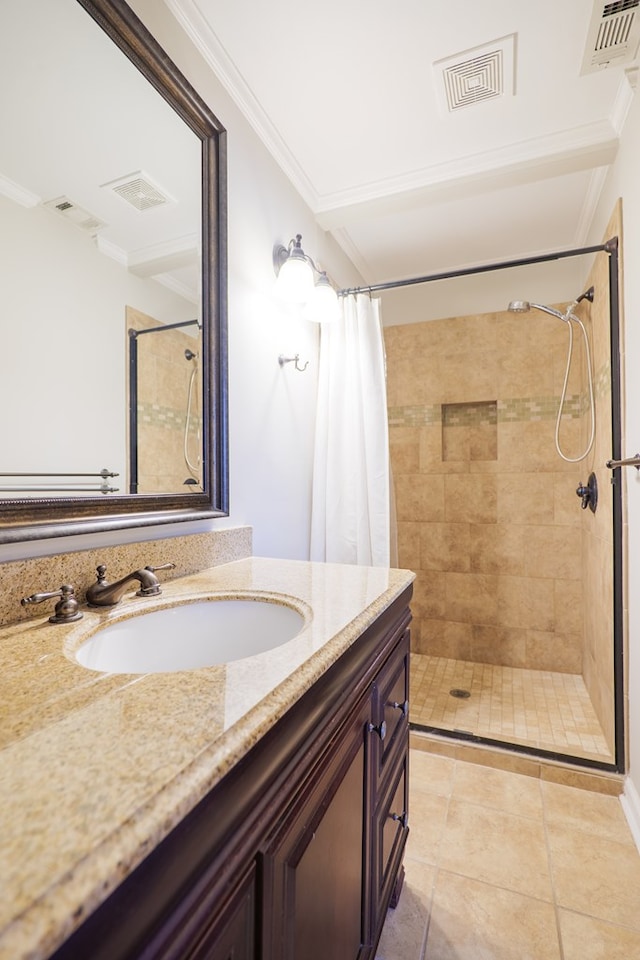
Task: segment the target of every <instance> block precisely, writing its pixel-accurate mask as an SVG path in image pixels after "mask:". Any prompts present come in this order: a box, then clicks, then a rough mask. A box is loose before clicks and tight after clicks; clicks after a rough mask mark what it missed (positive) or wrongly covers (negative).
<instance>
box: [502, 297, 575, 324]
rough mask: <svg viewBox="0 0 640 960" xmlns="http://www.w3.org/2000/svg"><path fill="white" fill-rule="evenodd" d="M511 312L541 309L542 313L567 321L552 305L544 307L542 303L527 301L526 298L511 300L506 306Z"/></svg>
mask: <svg viewBox="0 0 640 960" xmlns="http://www.w3.org/2000/svg"><path fill="white" fill-rule="evenodd" d="M508 309H509V310H510V311H511V313H528V312H529V310H542V312H543V313H548V314H549V315H550V316H552V317H557V318H558V320H564V321H565V323H566V322H567V318H566V317H565V316H563V315H562V314H561V313H560V311H559V310H554V309H553V307H545V305H544V304H543V303H529V301H528V300H512V301H511V303H510V304H509V308H508Z"/></svg>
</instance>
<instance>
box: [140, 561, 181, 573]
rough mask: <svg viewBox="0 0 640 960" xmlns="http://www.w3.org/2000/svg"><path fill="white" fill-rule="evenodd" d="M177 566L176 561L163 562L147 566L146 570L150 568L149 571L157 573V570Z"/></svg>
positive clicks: (172, 568) (170, 568)
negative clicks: (157, 565)
mask: <svg viewBox="0 0 640 960" xmlns="http://www.w3.org/2000/svg"><path fill="white" fill-rule="evenodd" d="M175 566H176V565H175V563H171V561H169V563H161V564H160V566H159V567H149V566H147V567H145V570H148V571H149V573H155V572H156V570H175Z"/></svg>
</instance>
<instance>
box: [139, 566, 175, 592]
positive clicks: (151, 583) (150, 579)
mask: <svg viewBox="0 0 640 960" xmlns="http://www.w3.org/2000/svg"><path fill="white" fill-rule="evenodd" d="M174 567H175V563H161V564H160V566H158V567H152V566H146V567H145V568H144V570H141V571H140V573H141V574H142V575H143V576H142V577H141V579H140V589H139V590H138V591H137V593H136V597H157V596H158V594H159V593H162V590H161V589H160V581H159V580H158V578H157V577H156V576H154V574H155V572H156V570H173V568H174ZM145 571H146V572H147V574H148V576H144V573H145Z"/></svg>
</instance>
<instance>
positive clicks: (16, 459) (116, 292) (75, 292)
mask: <svg viewBox="0 0 640 960" xmlns="http://www.w3.org/2000/svg"><path fill="white" fill-rule="evenodd" d="M0 220H1V221H2V230H1V231H0V289H1V290H2V303H3V307H4V311H5V313H4V317H5V318H6V322H5V323H4V326H3V330H4V331H5V332H6V334H7V336H4V333H3V348H2V351H1V352H0V409H1V410H2V411H3V431H2V464H3V470H4V471H8V472H9V471H11V472H14V473H17V472H19V471H28V472H35V471H43V470H48V471H51V472H53V471H55V470H58V471H65V472H68V471H76V472H80V473H82V472H86V471H91V472H96V473H97V472H98V471H99V470H101V469H102V468H103V467H107V468H108V469H110V470H113V471H115V472H117V473H119V474H120V476H119V478H118V479H116V480H114V481H113V483H114V484H115V485H116V486H119V487H120V491H121V492H122V493H127V486H126V480H127V420H128V416H127V405H126V399H125V398H126V389H127V383H126V377H127V332H126V331H127V324H126V315H125V307H126V306H127V305H130V306H133V307H136V308H137V309H138V310H141V311H143V312H144V313H147V314H149V315H150V316H153V317H154V318H155V319H156V320H157V321H158V322H159V323H177V322H179V321H182V320H189V319H192V318H193V317H196V316H197V314H198V307H197V306H196V305H194V304H193V303H189V302H188V301H187V300H185V299H184V298H182V297H180V296H178V295H177V294H175V293H173V292H172V291H170V290H168V289H166V288H164V287H162V286H160V285H159V284H158V283H156V282H155V281H154V280H145V279H142V278H140V277H137V276H134V274H132V273H130V272H129V271H128V270H127V269H126V268H125V267H123V266H121V265H120V264H119V263H116V262H115V261H114V260H111V259H110V258H108V257H106V256H104V254H102V253H100V252H99V251H98V250H97V248H96V245H95V243H94V241H93V238H92V237H91V236H89V235H88V234H86V233H83V232H82V231H81V230H79V229H78V227H76V226H74V225H73V224H72V223H68V222H65V221H63V220H62V219H61V218H58V217H57V215H56V214H54V213H52V212H51V211H49V210H45V209H43V208H42V207H40V206H38V207H32V208H30V209H25V208H24V207H21V206H19V205H18V204H16V203H14V202H13V201H12V200H8V199H6V198H5V197H0ZM96 290H99V291H100V296H98V297H97V296H96ZM78 397H83V398H84V403H82V404H78V401H77V398H78ZM98 424H99V429H96V428H97V426H98Z"/></svg>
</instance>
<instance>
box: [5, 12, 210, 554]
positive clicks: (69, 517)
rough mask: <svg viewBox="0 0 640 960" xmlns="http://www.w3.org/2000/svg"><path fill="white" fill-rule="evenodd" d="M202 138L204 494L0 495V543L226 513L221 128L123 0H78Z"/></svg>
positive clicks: (201, 517) (172, 521)
mask: <svg viewBox="0 0 640 960" xmlns="http://www.w3.org/2000/svg"><path fill="white" fill-rule="evenodd" d="M77 2H78V3H79V4H80V5H81V6H82V7H83V8H84V9H85V10H86V11H87V13H89V14H90V16H91V17H93V19H94V20H95V21H96V23H97V24H98V25H99V26H100V27H101V28H102V29H103V30H104V31H105V32H106V34H107V35H108V36H109V37H110V38H111V39H112V40H113V41H114V43H115V44H116V45H117V46H118V47H119V48H120V50H121V51H122V52H123V54H124V55H125V56H127V57H128V58H129V60H131V62H132V63H133V64H134V65H135V66H136V67H137V68H138V69H139V70H140V72H141V73H142V75H143V76H144V77H145V78H146V79H147V80H148V81H149V82H150V83H151V84H152V85H153V87H154V88H155V89H156V90H157V92H158V93H159V94H160V95H161V96H162V97H163V98H164V99H165V100H166V101H167V103H168V104H169V105H170V106H171V107H172V108H173V109H174V110H175V111H176V113H177V114H178V115H179V116H180V117H181V118H182V119H183V120H184V122H185V123H186V124H187V125H188V126H189V127H190V128H191V130H192V131H193V132H194V133H195V135H196V136H197V137H198V138H199V140H200V142H201V144H202V350H203V355H204V363H203V372H204V384H203V467H204V471H203V473H204V492H197V493H191V492H190V493H184V494H182V493H180V494H156V495H153V496H149V495H145V494H135V495H132V496H108V497H106V496H104V495H102V494H101V495H100V496H99V497H91V498H86V499H85V498H83V499H80V498H72V497H67V498H60V499H37V500H36V499H28V500H27V499H22V500H0V543H17V542H20V541H25V540H40V539H46V538H49V537H61V536H69V535H72V534H82V533H93V532H97V531H101V530H117V529H122V528H125V527H126V528H131V527H137V526H148V525H152V524H163V523H174V522H178V521H186V520H198V519H204V518H207V517H216V516H226V515H227V513H228V496H229V494H228V422H227V421H228V418H227V323H226V300H227V290H226V276H227V263H226V195H227V191H226V133H225V130H224V128H223V127H222V126H221V124H220V123H219V122H218V120H217V119H216V117H215V116H214V115H213V114H212V112H211V111H210V109H209V108H208V107H207V105H206V104H205V103H204V101H203V100H202V99H201V97H200V96H199V95H198V94H197V93H196V92H195V90H194V89H193V87H192V86H191V85H190V84H189V82H188V81H187V80H186V78H185V77H184V76H183V75H182V74H181V73H180V71H179V70H178V69H177V67H176V66H175V64H173V63H172V62H171V60H170V59H169V57H168V56H167V54H166V53H165V52H164V50H163V49H162V48H161V47H160V45H159V44H158V43H157V42H156V40H155V39H154V38H153V37H152V36H151V34H150V33H149V32H148V30H147V29H146V28H145V27H144V25H143V24H142V23H141V21H140V20H139V19H138V17H137V16H136V15H135V14H134V13H133V11H132V10H131V9H130V8H129V7H128V6H127V4H126V3H125V2H124V0H77Z"/></svg>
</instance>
